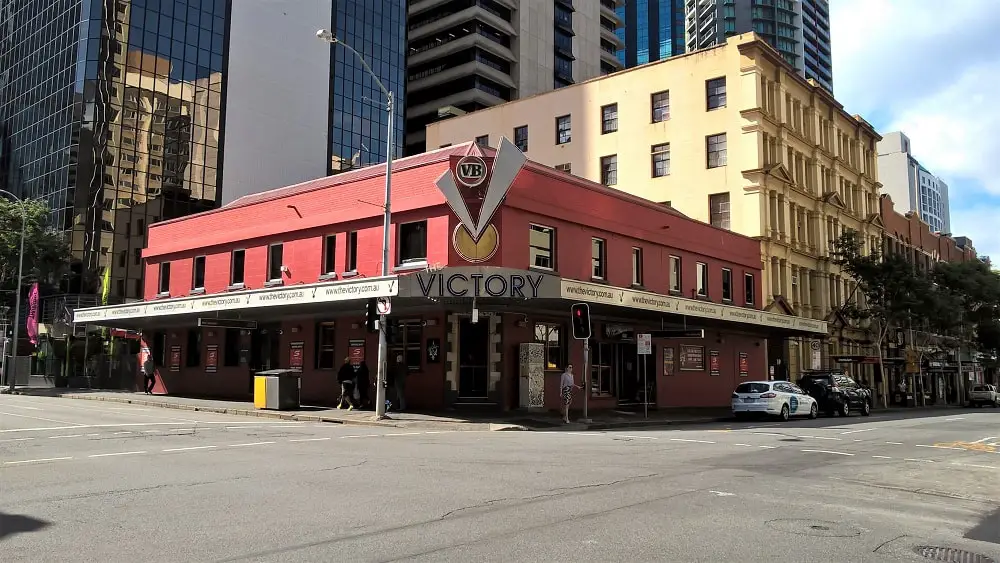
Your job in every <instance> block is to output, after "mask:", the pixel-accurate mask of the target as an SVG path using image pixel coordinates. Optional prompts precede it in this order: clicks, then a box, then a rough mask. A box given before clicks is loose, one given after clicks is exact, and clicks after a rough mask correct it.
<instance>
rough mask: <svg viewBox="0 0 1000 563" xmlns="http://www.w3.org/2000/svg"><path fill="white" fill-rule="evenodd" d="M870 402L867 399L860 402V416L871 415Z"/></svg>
mask: <svg viewBox="0 0 1000 563" xmlns="http://www.w3.org/2000/svg"><path fill="white" fill-rule="evenodd" d="M871 414H872V404H871V403H869V402H868V401H865V402H863V403H861V416H871Z"/></svg>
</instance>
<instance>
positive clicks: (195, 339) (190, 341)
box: [185, 328, 201, 368]
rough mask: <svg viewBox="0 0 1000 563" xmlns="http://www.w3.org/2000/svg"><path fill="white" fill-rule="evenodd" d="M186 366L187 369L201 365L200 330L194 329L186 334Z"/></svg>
mask: <svg viewBox="0 0 1000 563" xmlns="http://www.w3.org/2000/svg"><path fill="white" fill-rule="evenodd" d="M185 352H186V354H187V362H185V364H186V366H187V367H189V368H193V367H198V366H199V365H201V329H200V328H194V329H191V330H189V331H188V333H187V350H186V351H185Z"/></svg>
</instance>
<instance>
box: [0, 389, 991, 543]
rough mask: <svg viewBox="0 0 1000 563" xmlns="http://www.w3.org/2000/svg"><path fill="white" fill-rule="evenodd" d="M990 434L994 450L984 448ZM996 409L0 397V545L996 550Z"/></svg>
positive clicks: (989, 439) (989, 444) (987, 443)
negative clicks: (310, 419) (435, 415)
mask: <svg viewBox="0 0 1000 563" xmlns="http://www.w3.org/2000/svg"><path fill="white" fill-rule="evenodd" d="M994 444H997V445H994ZM997 452H1000V410H991V409H985V410H978V409H976V410H966V411H961V410H950V411H947V412H945V413H936V414H935V415H927V414H926V413H924V414H923V415H921V416H914V415H913V413H905V414H889V415H882V416H878V415H876V416H872V417H870V418H861V417H851V418H847V419H843V418H832V419H822V418H821V419H819V420H815V421H793V422H790V423H752V422H751V423H732V424H722V423H720V424H706V425H698V426H684V427H676V428H673V429H656V430H645V431H643V430H630V431H621V432H619V431H612V432H562V431H553V432H441V431H431V432H426V431H417V430H413V431H406V432H403V431H393V430H392V429H382V428H378V429H374V428H363V427H349V426H340V425H329V424H328V425H323V424H314V423H283V422H278V421H269V420H263V419H252V418H243V417H230V416H225V415H213V414H203V413H197V412H187V411H171V410H168V409H157V408H142V407H136V406H131V405H120V404H103V403H99V402H91V401H75V400H68V399H58V398H41V397H19V396H0V560H3V561H30V562H32V563H36V562H44V561H81V562H82V561H94V562H98V561H99V562H102V563H112V562H130V563H131V562H135V561H143V562H159V561H168V562H187V561H196V562H202V561H206V562H208V561H213V562H214V561H247V562H249V561H254V562H279V561H280V562H285V561H296V562H299V561H306V562H313V561H315V562H329V561H398V560H416V561H461V562H466V561H574V562H579V561H667V562H706V563H707V562H712V563H718V562H722V561H753V562H756V561H768V562H772V561H774V562H779V561H780V562H786V561H787V562H795V563H802V562H809V561H817V562H831V563H839V562H854V561H859V562H860V561H864V562H881V561H931V559H926V558H923V557H921V556H919V555H917V554H916V552H915V549H916V548H918V547H920V546H939V547H944V548H953V549H964V550H968V551H970V552H973V553H978V554H984V555H987V556H989V557H992V558H993V559H994V560H995V561H997V562H1000V544H998V543H997V542H1000V516H998V515H997V514H998V513H996V511H997V508H998V505H1000V491H998V490H997V486H996V483H998V480H1000V453H997Z"/></svg>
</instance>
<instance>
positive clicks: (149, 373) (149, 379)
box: [140, 353, 156, 395]
mask: <svg viewBox="0 0 1000 563" xmlns="http://www.w3.org/2000/svg"><path fill="white" fill-rule="evenodd" d="M145 356H146V357H145V359H144V360H143V362H142V366H141V368H140V369H141V370H142V379H143V388H144V389H145V391H146V394H147V395H152V394H153V387H155V386H156V368H155V367H154V366H153V355H152V354H149V353H146V354H145Z"/></svg>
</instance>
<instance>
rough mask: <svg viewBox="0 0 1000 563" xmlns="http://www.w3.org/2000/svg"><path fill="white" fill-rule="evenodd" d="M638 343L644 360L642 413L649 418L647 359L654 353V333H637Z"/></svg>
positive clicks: (638, 349)
mask: <svg viewBox="0 0 1000 563" xmlns="http://www.w3.org/2000/svg"><path fill="white" fill-rule="evenodd" d="M635 338H636V344H638V346H637V347H636V348H637V351H638V352H639V354H638V355H639V357H640V359H641V360H642V362H641V365H642V413H643V417H645V418H649V382H648V380H647V376H646V372H647V371H648V370H647V368H646V360H648V359H649V356H650V354H652V353H653V335H652V334H649V333H643V334H637V335H636V337H635Z"/></svg>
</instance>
